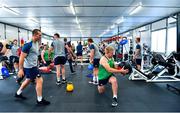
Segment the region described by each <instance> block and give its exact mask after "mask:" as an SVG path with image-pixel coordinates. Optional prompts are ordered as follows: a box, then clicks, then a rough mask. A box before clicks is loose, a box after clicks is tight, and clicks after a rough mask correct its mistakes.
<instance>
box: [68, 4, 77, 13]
mask: <svg viewBox="0 0 180 113" xmlns="http://www.w3.org/2000/svg"><path fill="white" fill-rule="evenodd" d="M69 7H70V9H71V11H72V13H73V15H75V14H76V12H75V9H74V6H73V3H72V2H71V3H70V6H69Z"/></svg>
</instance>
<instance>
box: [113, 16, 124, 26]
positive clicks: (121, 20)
mask: <svg viewBox="0 0 180 113" xmlns="http://www.w3.org/2000/svg"><path fill="white" fill-rule="evenodd" d="M122 22H124V17H123V16H122V17H120V18H119V19H117V20H116V22H115V23H116V24H120V23H122Z"/></svg>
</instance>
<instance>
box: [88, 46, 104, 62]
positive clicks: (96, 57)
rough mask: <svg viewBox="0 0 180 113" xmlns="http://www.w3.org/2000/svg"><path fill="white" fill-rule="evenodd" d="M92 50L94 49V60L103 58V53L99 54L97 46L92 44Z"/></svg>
mask: <svg viewBox="0 0 180 113" xmlns="http://www.w3.org/2000/svg"><path fill="white" fill-rule="evenodd" d="M89 48H90V50H92V49H94V59H100V58H101V56H102V55H101V53H100V52H99V48H98V46H97V45H96V44H94V43H92V44H91V45H90V46H89Z"/></svg>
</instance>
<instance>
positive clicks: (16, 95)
mask: <svg viewBox="0 0 180 113" xmlns="http://www.w3.org/2000/svg"><path fill="white" fill-rule="evenodd" d="M14 97H16V98H20V99H23V100H26V99H27V98H26V97H24V96H23V95H22V93H21V94H20V95H18V94H17V93H16V94H15V96H14Z"/></svg>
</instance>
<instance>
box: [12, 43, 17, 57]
mask: <svg viewBox="0 0 180 113" xmlns="http://www.w3.org/2000/svg"><path fill="white" fill-rule="evenodd" d="M18 49H19V47H18V45H13V46H12V48H11V53H12V56H18V54H17V51H18Z"/></svg>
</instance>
